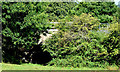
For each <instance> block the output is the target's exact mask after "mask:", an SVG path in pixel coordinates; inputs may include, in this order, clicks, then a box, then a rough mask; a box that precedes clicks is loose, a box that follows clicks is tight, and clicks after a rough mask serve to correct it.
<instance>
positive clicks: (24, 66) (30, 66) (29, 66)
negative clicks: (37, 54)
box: [0, 63, 117, 70]
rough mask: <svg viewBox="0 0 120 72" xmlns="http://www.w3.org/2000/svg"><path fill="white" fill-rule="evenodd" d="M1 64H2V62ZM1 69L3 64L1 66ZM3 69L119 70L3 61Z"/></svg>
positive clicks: (114, 68)
mask: <svg viewBox="0 0 120 72" xmlns="http://www.w3.org/2000/svg"><path fill="white" fill-rule="evenodd" d="M0 65H1V64H0ZM0 70H1V66H0ZM2 70H117V68H116V67H108V68H106V69H105V68H98V67H95V68H88V67H82V68H72V67H55V66H42V65H38V64H21V65H17V64H8V63H2Z"/></svg>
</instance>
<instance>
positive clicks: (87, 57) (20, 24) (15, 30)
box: [2, 2, 120, 67]
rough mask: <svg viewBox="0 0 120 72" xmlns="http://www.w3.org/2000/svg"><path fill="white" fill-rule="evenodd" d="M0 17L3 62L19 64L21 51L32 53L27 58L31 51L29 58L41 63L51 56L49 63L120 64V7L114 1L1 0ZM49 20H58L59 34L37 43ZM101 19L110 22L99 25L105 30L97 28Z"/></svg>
mask: <svg viewBox="0 0 120 72" xmlns="http://www.w3.org/2000/svg"><path fill="white" fill-rule="evenodd" d="M2 17H3V18H2V23H3V25H2V37H3V41H2V42H3V44H2V48H3V49H2V50H3V62H10V63H22V61H21V60H22V59H23V57H24V56H23V53H24V52H29V53H30V52H31V54H29V55H28V56H27V57H28V59H30V58H29V57H30V56H31V55H32V53H36V55H35V56H32V57H31V59H33V60H35V59H37V60H39V61H44V62H45V60H44V59H46V60H47V58H43V57H47V56H51V57H52V60H51V61H50V62H48V61H47V62H48V63H47V64H48V65H55V66H70V67H81V66H88V67H105V66H107V65H112V64H116V65H118V66H119V65H120V58H119V57H120V24H119V23H118V19H119V8H117V6H116V5H115V4H114V2H80V3H75V2H74V3H72V2H69V3H68V2H59V3H57V2H49V3H47V2H29V3H28V2H12V3H10V2H3V6H2ZM115 18H116V19H115ZM51 21H58V22H61V23H59V24H56V25H55V26H54V27H55V28H56V29H58V30H59V31H58V33H56V34H53V36H52V37H51V38H50V39H47V40H46V41H45V44H44V45H42V44H40V45H37V42H38V40H39V38H40V36H39V35H40V34H41V33H43V32H44V31H45V32H47V29H50V28H51V27H52V26H53V24H49V22H51ZM69 21H72V22H73V24H67V23H66V22H69ZM101 22H103V23H104V22H109V23H110V24H109V25H110V26H109V27H108V28H106V26H107V25H101V26H102V27H105V28H101V29H102V30H103V29H104V30H106V31H107V32H103V31H101V29H99V27H100V23H101ZM33 50H34V51H33ZM42 51H45V52H46V53H47V52H48V53H50V55H45V54H44V53H43V52H42ZM33 55H34V54H33ZM39 56H40V57H39ZM38 58H40V59H38ZM33 63H37V62H33ZM39 63H42V62H39Z"/></svg>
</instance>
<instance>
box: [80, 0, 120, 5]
mask: <svg viewBox="0 0 120 72" xmlns="http://www.w3.org/2000/svg"><path fill="white" fill-rule="evenodd" d="M78 1H80V2H81V1H82V0H78ZM119 1H120V0H114V2H115V4H116V5H118V2H119Z"/></svg>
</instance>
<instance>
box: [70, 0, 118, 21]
mask: <svg viewBox="0 0 120 72" xmlns="http://www.w3.org/2000/svg"><path fill="white" fill-rule="evenodd" d="M81 13H91V15H93V16H94V17H98V19H100V22H102V23H104V22H105V23H106V22H111V21H113V17H112V16H117V6H116V5H115V3H114V2H80V3H79V4H78V5H76V6H75V7H74V8H73V10H71V14H72V15H78V16H79V15H80V14H81Z"/></svg>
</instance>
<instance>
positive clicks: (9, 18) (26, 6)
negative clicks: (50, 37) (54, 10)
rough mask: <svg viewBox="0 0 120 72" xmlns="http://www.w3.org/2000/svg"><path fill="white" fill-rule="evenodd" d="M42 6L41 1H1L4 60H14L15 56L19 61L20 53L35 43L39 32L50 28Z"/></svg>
mask: <svg viewBox="0 0 120 72" xmlns="http://www.w3.org/2000/svg"><path fill="white" fill-rule="evenodd" d="M40 7H41V8H40ZM44 8H45V7H44V6H42V3H31V2H29V3H23V2H18V3H10V2H4V3H3V6H2V17H3V18H2V22H3V25H2V34H3V45H2V47H3V57H4V56H5V57H4V58H3V59H5V61H8V62H9V59H12V60H10V61H12V62H15V61H14V60H15V59H14V58H15V57H17V59H18V61H17V62H19V60H20V59H19V58H20V56H21V55H20V53H22V51H25V50H30V49H31V48H32V46H34V45H37V42H38V40H39V38H40V37H39V35H40V33H42V32H43V31H46V29H49V28H50V24H48V23H47V22H48V21H47V16H48V15H47V14H45V13H43V10H44ZM11 50H12V51H11ZM11 52H12V53H13V54H12V53H11ZM9 53H10V54H9Z"/></svg>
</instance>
